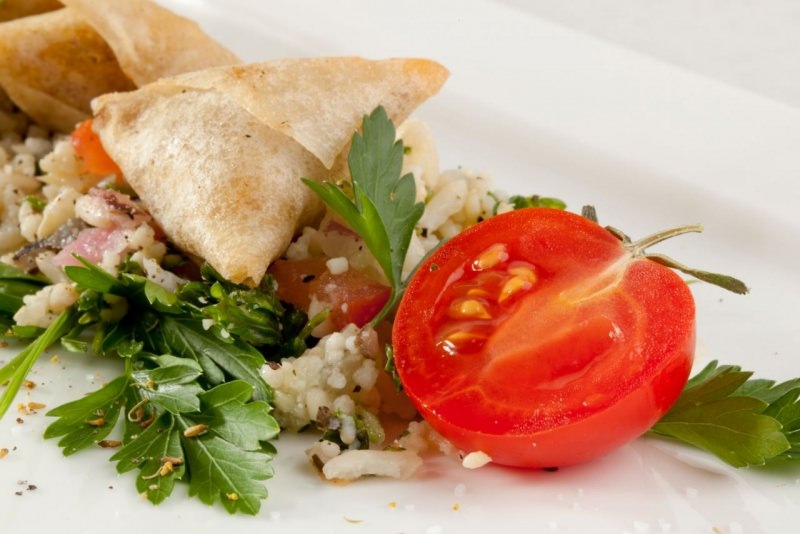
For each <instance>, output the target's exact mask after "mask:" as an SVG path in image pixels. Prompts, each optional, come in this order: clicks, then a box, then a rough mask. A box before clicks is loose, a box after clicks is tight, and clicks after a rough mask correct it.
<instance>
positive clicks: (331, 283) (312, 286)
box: [269, 258, 390, 330]
mask: <svg viewBox="0 0 800 534" xmlns="http://www.w3.org/2000/svg"><path fill="white" fill-rule="evenodd" d="M325 261H326V258H312V259H307V260H296V261H289V260H278V261H276V262H275V263H273V264H272V266H271V267H270V269H269V273H270V274H271V275H272V277H273V278H275V281H276V282H277V284H278V298H279V299H280V300H282V301H284V302H288V303H289V304H292V305H293V306H296V307H297V308H300V309H302V310H306V311H307V310H308V308H309V306H310V304H311V299H312V298H314V299H316V300H317V301H318V302H319V303H321V304H322V305H323V307H325V308H328V309H330V312H331V313H330V316H329V318H330V320H331V323H332V325H333V327H334V328H335V329H336V330H340V329H342V328H344V327H345V326H346V325H348V324H350V323H355V324H356V326H364V325H365V324H367V323H368V322H369V321H370V320H371V319H372V318H373V317H375V315H377V313H378V312H379V311H380V310H381V308H383V305H384V304H386V301H387V300H389V294H390V289H389V288H388V287H387V286H385V285H383V284H381V283H380V282H378V281H376V280H374V279H373V278H371V277H369V276H367V275H365V274H363V273H361V272H358V271H356V270H354V269H348V270H347V271H345V272H344V273H341V274H331V273H330V271H328V269H327V267H326V265H325Z"/></svg>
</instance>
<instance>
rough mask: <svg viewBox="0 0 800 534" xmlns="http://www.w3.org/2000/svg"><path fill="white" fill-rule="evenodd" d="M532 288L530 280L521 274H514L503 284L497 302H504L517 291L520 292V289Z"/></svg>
mask: <svg viewBox="0 0 800 534" xmlns="http://www.w3.org/2000/svg"><path fill="white" fill-rule="evenodd" d="M530 288H531V283H530V282H528V281H527V280H525V279H524V278H522V277H521V276H512V277H511V278H510V279H509V280H508V281H507V282H506V283H505V284H503V288H502V289H501V290H500V296H499V297H498V298H497V302H503V301H505V300H506V299H508V298H509V297H510V296H512V295H514V294H515V293H519V292H520V291H524V290H526V289H530Z"/></svg>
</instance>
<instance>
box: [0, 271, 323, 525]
mask: <svg viewBox="0 0 800 534" xmlns="http://www.w3.org/2000/svg"><path fill="white" fill-rule="evenodd" d="M65 273H66V275H67V276H68V277H69V278H70V280H72V281H73V282H74V283H75V285H76V287H77V289H78V291H79V292H80V297H79V299H78V301H77V302H76V303H75V304H74V305H73V306H72V307H70V308H69V309H67V310H66V311H64V312H63V313H62V314H61V315H60V316H59V317H58V318H57V319H56V320H55V321H54V322H53V324H51V325H50V327H48V328H47V329H45V330H44V331H42V332H38V331H37V333H38V337H35V339H34V340H33V341H32V342H31V343H30V344H29V345H28V347H27V348H25V349H24V350H23V351H22V352H21V353H20V354H19V355H18V356H16V357H15V358H14V359H12V360H11V361H10V362H8V364H6V365H5V366H4V367H3V368H2V369H0V381H8V385H7V388H6V390H5V391H4V392H3V396H2V397H1V398H0V409H2V411H5V410H6V409H7V408H8V406H9V405H10V404H11V402H12V401H13V398H14V396H15V395H16V393H17V391H18V390H19V388H20V386H21V384H22V382H23V380H24V378H25V376H26V375H27V373H28V371H29V370H30V368H31V366H32V365H33V364H34V362H35V361H36V360H37V359H38V357H39V356H40V355H41V354H42V353H43V352H44V351H45V350H46V349H47V347H49V346H50V345H52V344H53V343H56V342H58V341H59V340H60V342H61V344H62V346H63V347H64V348H66V349H67V350H71V351H76V352H85V351H87V350H91V351H92V352H94V353H96V354H99V355H106V356H116V357H119V358H121V359H122V360H123V361H124V364H125V365H124V371H123V372H122V374H120V376H118V377H117V378H115V379H113V380H111V381H110V382H109V383H108V384H106V385H105V386H103V387H102V388H100V389H99V390H97V391H95V392H93V393H91V394H90V395H88V396H86V397H83V398H81V399H78V400H75V401H72V402H69V403H67V404H64V405H62V406H59V407H57V408H55V409H54V410H52V411H50V412H49V413H48V415H49V416H52V417H55V418H56V420H55V421H54V422H53V423H52V424H51V425H50V426H48V428H47V430H46V431H45V438H58V439H59V441H58V444H59V446H60V447H62V449H63V452H64V454H65V455H66V456H69V455H72V454H75V453H77V452H78V451H80V450H83V449H85V448H87V447H90V446H94V445H95V444H98V443H100V444H105V445H108V443H109V442H112V443H113V442H116V441H119V445H121V448H120V449H119V450H118V451H117V452H116V454H114V455H113V456H112V458H111V459H112V461H115V462H116V463H117V470H118V471H119V472H120V473H124V472H127V471H132V470H135V469H136V470H138V474H137V477H136V486H137V489H138V490H139V491H140V492H141V493H142V494H143V495H145V496H146V497H147V498H148V499H149V500H150V501H151V502H153V503H154V504H158V503H160V502H162V501H163V500H164V499H166V498H167V497H169V495H170V494H171V493H172V491H173V488H174V485H175V483H176V482H177V481H179V480H183V481H186V482H188V484H189V494H190V495H192V496H197V497H198V498H199V499H200V500H201V501H203V502H205V503H207V504H213V503H215V502H220V503H222V505H223V506H224V507H225V508H226V509H227V510H228V511H229V512H231V513H233V512H242V513H247V514H255V513H257V512H258V510H259V508H260V502H261V500H262V499H264V498H266V496H267V490H266V488H265V487H264V484H263V481H264V480H266V479H268V478H269V477H271V476H272V467H271V464H270V460H271V458H272V455H273V454H274V452H275V451H274V448H273V447H272V445H271V444H270V443H269V440H271V439H273V438H275V437H276V436H277V435H278V432H279V430H280V429H279V426H278V423H277V421H276V420H275V419H274V417H273V416H272V415H271V406H270V404H269V402H270V401H271V400H272V390H271V389H270V387H269V386H268V385H267V384H266V383H265V382H264V381H263V380H262V378H261V375H260V369H261V366H262V365H263V364H264V361H265V358H267V359H277V358H280V357H281V356H286V355H295V354H298V353H300V352H302V351H303V350H304V349H305V338H306V337H307V335H308V331H309V328H310V327H309V325H308V324H307V322H308V321H306V317H305V314H303V313H302V312H299V311H297V310H293V309H286V308H285V307H284V306H283V304H281V303H280V302H279V301H278V299H277V297H276V296H275V291H274V287H273V284H272V282H271V280H270V279H266V280H265V281H264V283H263V284H262V286H261V287H259V288H256V289H252V288H247V287H245V286H239V285H236V284H231V283H230V282H227V281H225V280H223V279H222V278H221V277H220V276H219V275H218V274H217V273H216V272H215V271H213V269H211V268H210V267H207V266H205V267H203V268H202V269H201V273H202V275H203V280H202V281H198V282H190V283H187V284H185V285H183V286H182V287H181V288H180V289H179V290H178V291H177V292H176V293H170V292H168V291H167V290H165V289H164V288H163V287H161V286H159V285H157V284H155V283H153V282H152V281H150V280H148V279H147V278H146V277H145V276H143V275H142V274H141V273H140V272H138V266H137V264H134V263H130V264H127V265H126V266H125V268H124V269H123V272H122V273H121V274H120V275H119V276H116V277H115V276H112V275H110V274H108V273H106V272H105V271H103V270H102V269H100V268H99V267H97V266H96V265H93V264H91V263H89V262H85V261H82V265H81V266H70V267H66V268H65ZM3 274H4V273H3V272H0V290H2V287H3V286H2V284H3V279H2V278H1V277H2V275H3ZM5 275H6V279H7V280H9V283H12V282H13V283H15V284H16V283H25V284H30V290H29V291H30V292H33V291H35V290H38V288H39V287H41V282H40V281H39V280H38V279H35V278H33V277H25V276H24V275H21V273H18V272H12V271H7V272H6V273H5ZM29 278H30V279H29ZM22 293H23V292H22V291H17V293H16V294H22ZM19 303H20V304H21V298H20V299H19ZM16 308H18V306H16ZM9 311H11V310H9ZM300 336H302V339H300ZM17 337H19V336H17ZM120 420H121V421H123V422H124V424H123V426H124V432H123V436H122V437H121V439H120V440H109V439H107V438H109V436H111V435H112V433H114V432H115V427H117V426H119V425H118V421H120Z"/></svg>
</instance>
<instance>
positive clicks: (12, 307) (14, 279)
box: [0, 263, 47, 325]
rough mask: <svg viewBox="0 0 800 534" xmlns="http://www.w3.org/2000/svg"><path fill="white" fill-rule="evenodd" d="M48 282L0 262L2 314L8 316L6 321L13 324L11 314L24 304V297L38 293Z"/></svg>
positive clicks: (0, 312) (0, 303)
mask: <svg viewBox="0 0 800 534" xmlns="http://www.w3.org/2000/svg"><path fill="white" fill-rule="evenodd" d="M46 284H47V282H46V281H45V280H42V279H41V278H38V277H36V276H31V275H28V274H25V273H24V272H22V271H20V270H19V269H16V268H14V267H12V266H10V265H6V264H5V263H0V315H5V316H6V321H5V323H7V324H9V325H10V324H13V320H12V318H11V316H13V315H14V314H15V313H16V312H17V310H19V309H20V307H21V306H22V298H23V297H25V296H26V295H31V294H33V293H36V292H37V291H39V290H40V289H41V288H42V287H44V285H46Z"/></svg>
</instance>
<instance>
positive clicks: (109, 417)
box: [44, 375, 129, 456]
mask: <svg viewBox="0 0 800 534" xmlns="http://www.w3.org/2000/svg"><path fill="white" fill-rule="evenodd" d="M128 383H129V378H128V376H127V375H121V376H118V377H117V378H115V379H114V380H112V381H111V382H109V383H108V384H106V385H105V386H103V387H102V388H100V389H98V390H97V391H95V392H94V393H92V394H90V395H87V396H86V397H83V398H81V399H78V400H75V401H72V402H68V403H67V404H62V405H61V406H59V407H58V408H55V409H53V410H50V411H49V412H48V413H47V415H48V416H50V417H58V420H57V421H56V422H54V423H53V424H51V425H50V426H48V427H47V430H45V433H44V437H45V439H50V438H57V437H60V436H63V437H62V438H61V440H60V441H59V442H58V446H59V447H62V448H63V449H64V456H69V455H71V454H75V453H76V452H78V451H79V450H81V449H84V448H86V447H88V446H89V445H92V444H94V443H97V442H99V441H100V440H102V439H104V438H105V437H106V436H108V435H109V434H110V433H111V431H112V430H113V429H114V425H115V424H116V422H117V418H118V417H119V413H120V410H121V408H122V406H123V401H122V398H123V394H124V393H125V389H126V388H127V387H128Z"/></svg>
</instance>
